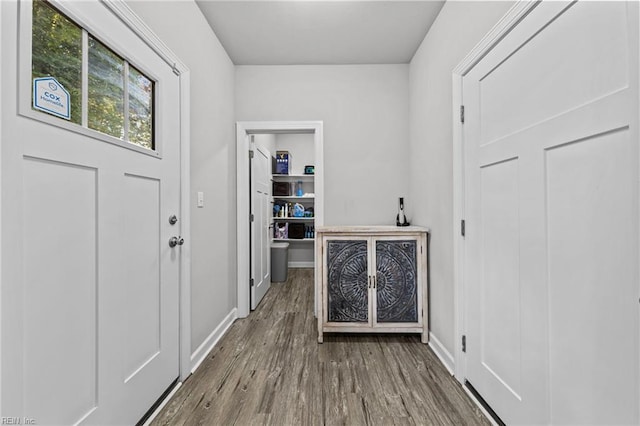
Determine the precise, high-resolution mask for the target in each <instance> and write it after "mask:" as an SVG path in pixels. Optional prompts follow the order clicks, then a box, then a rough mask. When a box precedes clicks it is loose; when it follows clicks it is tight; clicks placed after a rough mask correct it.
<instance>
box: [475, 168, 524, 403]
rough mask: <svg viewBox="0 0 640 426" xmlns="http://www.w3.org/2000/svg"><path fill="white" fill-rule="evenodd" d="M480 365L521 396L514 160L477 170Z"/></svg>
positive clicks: (518, 195) (518, 274) (517, 198)
mask: <svg viewBox="0 0 640 426" xmlns="http://www.w3.org/2000/svg"><path fill="white" fill-rule="evenodd" d="M480 191H481V193H482V195H483V196H482V204H481V212H480V215H481V219H480V221H481V222H480V223H481V227H482V228H481V229H480V230H479V231H480V232H481V233H482V237H481V238H482V242H483V246H482V253H483V256H482V260H483V262H482V266H481V268H482V269H481V274H482V275H481V280H480V282H479V285H480V286H481V289H480V294H481V295H482V296H481V299H480V300H479V301H478V302H479V304H480V321H481V325H480V328H481V330H482V335H481V342H480V345H481V348H480V351H481V354H480V357H481V363H482V365H483V366H484V368H485V370H486V373H488V374H491V375H493V376H494V378H495V380H498V381H499V382H501V383H502V384H503V385H504V387H505V388H506V389H508V390H509V391H510V392H511V393H513V396H514V397H515V398H520V395H519V393H520V392H521V389H520V388H521V384H520V372H521V353H520V350H521V342H520V336H521V333H522V329H521V325H522V318H521V291H520V285H521V282H520V250H519V247H520V232H519V224H520V220H519V198H520V191H519V187H518V159H517V158H515V159H510V160H505V161H501V162H498V163H494V164H488V165H484V166H482V167H481V168H480Z"/></svg>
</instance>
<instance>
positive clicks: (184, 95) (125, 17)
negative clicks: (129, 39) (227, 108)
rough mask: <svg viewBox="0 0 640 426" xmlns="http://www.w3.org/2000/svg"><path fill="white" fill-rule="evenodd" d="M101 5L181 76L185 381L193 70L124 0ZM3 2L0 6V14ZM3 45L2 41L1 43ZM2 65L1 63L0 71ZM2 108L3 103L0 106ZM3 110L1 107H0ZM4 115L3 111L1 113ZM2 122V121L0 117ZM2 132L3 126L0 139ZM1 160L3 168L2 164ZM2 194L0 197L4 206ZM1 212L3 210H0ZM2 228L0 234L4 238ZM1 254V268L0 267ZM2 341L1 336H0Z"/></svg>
mask: <svg viewBox="0 0 640 426" xmlns="http://www.w3.org/2000/svg"><path fill="white" fill-rule="evenodd" d="M102 4H103V5H104V6H105V7H107V8H108V9H109V10H111V12H113V13H114V14H115V15H116V16H117V17H118V18H120V19H121V20H122V21H123V22H124V23H125V24H126V25H127V26H128V27H129V28H130V29H131V30H132V31H133V32H134V33H135V34H136V35H137V36H138V37H140V38H141V39H142V40H143V41H144V42H145V43H147V45H148V46H149V47H150V48H151V49H152V50H153V51H154V52H155V53H156V54H157V55H158V56H160V57H161V58H162V59H163V60H164V61H165V62H167V63H168V64H169V65H171V66H172V67H173V70H174V73H176V74H177V75H178V76H179V79H180V100H179V106H180V141H179V142H180V212H179V215H180V216H179V217H180V218H181V219H182V222H181V233H182V236H183V237H184V238H185V243H184V245H183V246H182V248H181V255H180V261H179V262H180V264H179V267H180V282H179V287H180V301H179V309H180V325H179V341H180V348H179V351H180V356H179V358H180V380H181V381H182V380H184V379H185V378H186V377H188V375H189V374H190V372H191V365H190V358H191V240H190V235H191V231H190V200H189V193H190V172H189V168H190V163H189V153H190V105H191V102H190V89H189V84H190V71H189V68H187V66H186V65H185V64H184V63H183V62H182V61H181V60H180V59H179V58H178V57H177V56H176V55H175V54H174V53H173V52H172V51H171V50H170V49H169V48H168V47H167V45H166V44H164V42H162V40H161V39H160V38H159V37H158V36H157V35H156V34H155V33H154V32H153V31H152V30H151V28H150V27H149V26H148V25H147V24H146V23H145V22H144V21H143V20H142V19H141V18H140V17H138V16H137V15H136V14H135V12H134V11H133V10H132V9H131V8H130V7H129V6H128V5H127V4H126V3H125V2H124V1H123V0H111V1H104V0H102ZM1 11H2V5H0V16H1ZM0 45H1V43H0ZM1 70H2V67H1V66H0V72H1ZM0 107H1V105H0ZM0 113H1V110H0ZM0 116H1V114H0ZM0 121H1V120H0ZM1 138H2V133H1V129H0V139H1ZM1 164H2V163H1V162H0V167H1ZM1 202H2V197H0V207H1ZM0 211H1V209H0ZM2 235H3V234H2V228H0V237H2ZM1 259H2V258H1V257H0V268H1ZM0 270H1V269H0ZM2 284H3V283H2V275H1V274H0V297H1V289H2V288H3V285H2ZM0 342H1V338H0Z"/></svg>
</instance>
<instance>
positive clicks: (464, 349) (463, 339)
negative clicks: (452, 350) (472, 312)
mask: <svg viewBox="0 0 640 426" xmlns="http://www.w3.org/2000/svg"><path fill="white" fill-rule="evenodd" d="M462 352H465V353H466V352H467V336H465V335H462Z"/></svg>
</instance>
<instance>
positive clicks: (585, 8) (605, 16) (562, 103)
mask: <svg viewBox="0 0 640 426" xmlns="http://www.w3.org/2000/svg"><path fill="white" fill-rule="evenodd" d="M566 5H567V3H562V2H559V3H558V5H557V6H555V7H554V9H561V8H564V7H566ZM545 7H546V6H545ZM626 8H627V6H626V4H625V3H624V2H621V1H620V2H611V4H608V5H607V6H606V7H603V6H602V3H601V4H600V5H598V4H594V5H588V4H587V5H584V4H579V5H577V7H576V6H571V7H570V8H569V9H568V10H564V11H562V10H559V12H560V13H559V14H558V15H557V16H556V17H555V20H554V21H553V22H551V23H550V24H549V25H548V26H547V27H540V28H536V29H532V31H536V30H537V31H539V32H538V33H537V34H535V35H534V36H533V37H532V38H531V39H529V40H526V41H525V42H524V43H522V44H521V45H518V46H516V47H515V48H514V49H513V51H512V52H509V54H508V55H509V56H506V57H504V58H503V62H501V63H499V64H496V62H497V59H498V58H489V59H488V60H487V61H486V62H484V63H483V64H482V65H480V66H479V68H478V70H479V71H481V72H482V74H484V75H481V76H480V77H479V81H480V93H481V96H480V114H481V120H482V124H483V126H482V130H481V131H482V136H481V140H482V142H481V145H485V144H486V143H490V142H492V141H495V140H497V139H499V138H501V137H504V136H506V135H509V134H511V133H513V132H517V131H518V130H520V129H522V128H524V127H528V126H530V125H531V124H533V123H539V122H541V121H544V120H546V119H549V118H551V117H554V116H556V115H558V114H560V113H563V112H566V111H569V110H571V109H573V108H576V107H578V106H580V105H583V104H585V103H588V102H591V101H592V100H593V99H598V98H601V97H603V96H606V95H609V94H611V93H613V92H616V91H618V90H620V89H624V88H626V87H627V86H628V84H629V75H628V72H627V70H628V66H629V58H628V37H629V33H628V25H627V10H626ZM544 12H545V11H542V10H534V12H533V14H540V15H542V14H543V13H544ZM602 22H606V23H607V25H602ZM569 28H570V30H568V29H569ZM500 53H502V52H500ZM496 54H498V52H496ZM534 64H535V66H533V65H534ZM492 65H493V66H492ZM495 65H497V66H495ZM505 81H509V82H514V83H515V82H517V84H504V82H505ZM532 87H535V91H532V90H530V89H531V88H532ZM494 99H501V102H494V101H493V100H494Z"/></svg>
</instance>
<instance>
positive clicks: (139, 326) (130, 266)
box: [122, 174, 162, 382]
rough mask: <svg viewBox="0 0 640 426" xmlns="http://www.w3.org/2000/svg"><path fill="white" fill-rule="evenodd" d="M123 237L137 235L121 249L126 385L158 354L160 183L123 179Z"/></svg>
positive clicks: (129, 177)
mask: <svg viewBox="0 0 640 426" xmlns="http://www.w3.org/2000/svg"><path fill="white" fill-rule="evenodd" d="M123 180H124V185H123V187H124V188H126V189H125V190H124V191H123V195H124V196H123V216H124V228H125V229H124V231H125V235H137V236H138V237H137V238H135V239H133V241H131V242H128V243H127V244H126V245H124V246H123V247H122V262H123V266H124V270H125V274H126V276H127V282H128V285H127V286H126V288H125V297H124V298H123V302H124V303H125V310H124V311H125V318H126V324H127V327H126V334H125V339H124V342H123V343H124V345H123V352H124V373H125V382H128V381H129V380H130V379H131V377H132V376H133V375H135V374H136V372H138V370H140V368H142V367H143V366H144V365H145V364H147V363H148V362H149V361H151V360H152V359H153V358H154V357H155V356H156V355H157V354H158V352H159V351H160V333H161V330H162V329H161V324H160V315H159V314H160V313H159V309H160V301H161V291H162V286H161V280H160V266H161V262H160V261H161V258H160V250H161V245H160V238H159V235H158V229H160V194H161V188H160V181H159V180H158V179H154V178H147V177H141V176H134V175H129V174H126V175H125V176H124V179H123Z"/></svg>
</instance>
